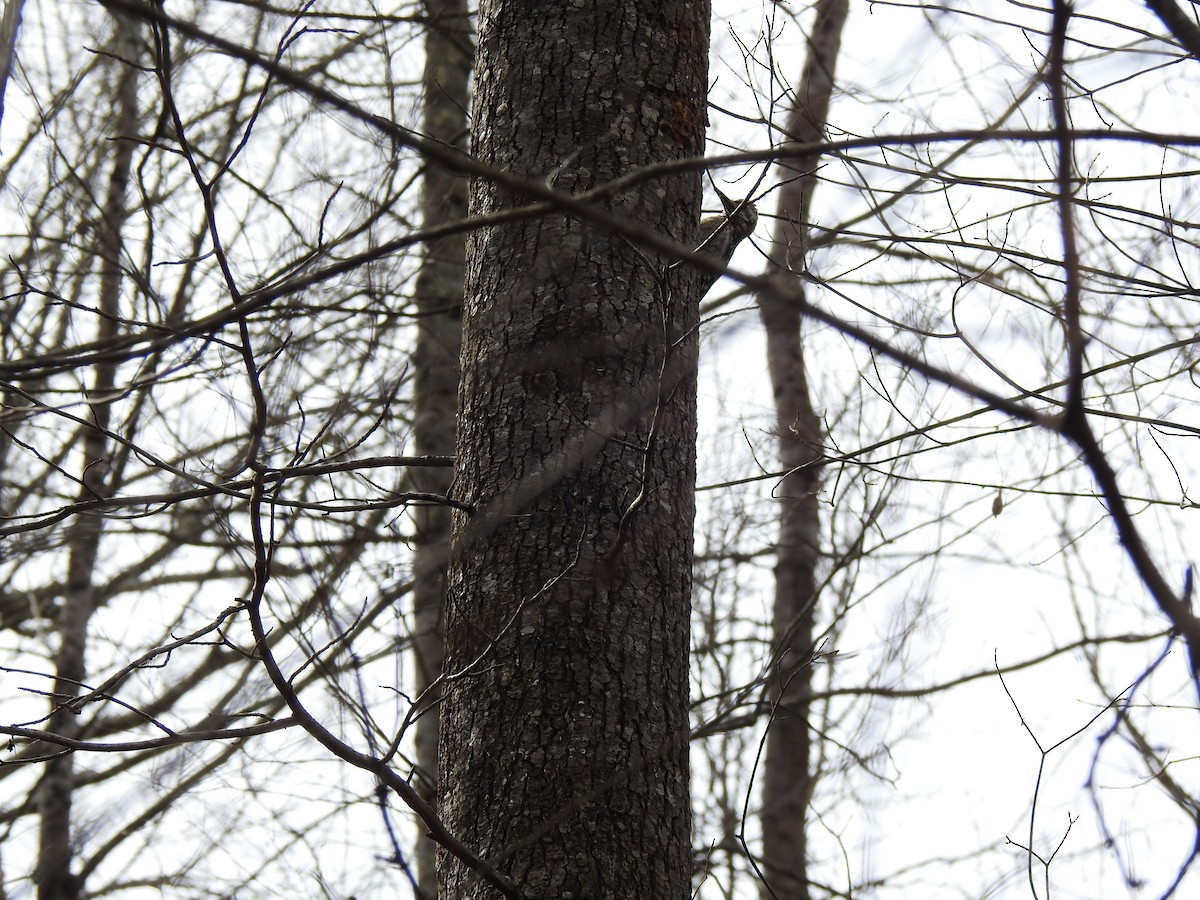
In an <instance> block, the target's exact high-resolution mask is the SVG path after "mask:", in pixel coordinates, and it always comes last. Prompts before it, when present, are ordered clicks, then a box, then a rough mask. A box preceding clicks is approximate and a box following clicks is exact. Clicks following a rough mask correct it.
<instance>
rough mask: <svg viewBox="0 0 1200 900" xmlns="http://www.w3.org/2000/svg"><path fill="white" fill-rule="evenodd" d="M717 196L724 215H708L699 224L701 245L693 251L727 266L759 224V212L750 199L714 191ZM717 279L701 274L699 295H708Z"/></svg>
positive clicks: (710, 274) (715, 276)
mask: <svg viewBox="0 0 1200 900" xmlns="http://www.w3.org/2000/svg"><path fill="white" fill-rule="evenodd" d="M714 190H715V187H714ZM717 196H718V197H720V198H721V205H722V206H723V207H725V215H723V216H709V217H708V218H707V219H702V220H701V221H700V245H699V246H698V247H697V248H696V252H697V253H699V254H700V255H701V256H703V257H704V258H705V259H709V260H712V261H713V262H715V263H720V264H721V265H722V266H728V265H729V261H730V260H731V259H733V251H734V250H736V249H737V246H738V244H740V243H741V242H742V241H744V240H745V239H746V238H748V237H749V236H750V235H751V233H752V232H753V231H754V226H755V225H757V224H758V210H757V209H756V208H755V206H754V203H753V202H752V201H751V200H750V199H749V198H747V199H746V200H730V199H729V198H728V197H726V196H725V195H724V194H722V193H721V192H720V191H717ZM720 277H721V276H720V275H714V274H713V273H712V272H701V273H700V275H699V279H700V296H701V297H703V296H704V295H705V294H707V293H708V292H709V290H711V289H712V286H713V285H714V284H716V282H717V279H718V278H720Z"/></svg>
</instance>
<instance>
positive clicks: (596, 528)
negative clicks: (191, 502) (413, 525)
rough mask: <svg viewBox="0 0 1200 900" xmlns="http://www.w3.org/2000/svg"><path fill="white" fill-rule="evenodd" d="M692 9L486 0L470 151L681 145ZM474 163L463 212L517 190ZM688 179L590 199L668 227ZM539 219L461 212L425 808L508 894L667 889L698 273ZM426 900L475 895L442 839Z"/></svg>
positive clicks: (684, 620) (681, 212) (677, 896)
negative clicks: (450, 465)
mask: <svg viewBox="0 0 1200 900" xmlns="http://www.w3.org/2000/svg"><path fill="white" fill-rule="evenodd" d="M708 21H709V12H708V6H707V4H706V3H703V2H701V3H690V2H686V0H595V2H590V3H586V4H573V3H561V2H559V0H522V2H515V0H490V2H489V0H485V2H484V3H483V4H482V5H481V7H480V11H479V49H478V55H477V59H476V68H475V71H476V73H477V75H476V87H475V94H474V98H473V104H474V105H473V117H474V140H473V150H474V152H475V154H476V155H477V156H478V157H479V158H480V159H482V160H484V161H485V162H488V163H491V164H493V165H495V166H497V167H501V168H505V169H509V170H511V171H515V172H517V173H520V174H523V175H528V176H536V177H538V178H549V179H551V180H552V182H553V184H554V186H555V187H556V188H558V189H559V190H561V191H564V192H568V193H578V192H580V191H584V190H587V189H589V188H593V187H595V186H597V185H600V184H603V183H605V182H607V181H609V180H610V179H612V178H614V177H617V176H620V175H623V174H625V173H628V172H630V171H632V170H634V169H636V168H638V167H640V166H643V165H648V164H652V163H656V162H660V161H664V160H668V159H677V158H681V157H692V156H698V155H700V153H701V151H702V148H703V137H704V106H705V94H706V78H707V54H708ZM521 200H522V198H520V197H515V196H511V195H510V194H508V193H506V192H505V191H503V190H501V189H499V188H497V187H496V186H495V185H494V184H492V183H490V182H488V181H486V180H482V179H479V180H476V181H474V182H473V183H472V191H471V210H472V213H478V214H487V213H491V212H494V211H496V210H498V209H503V208H507V207H512V206H515V205H518V204H520V203H521ZM699 200H700V182H699V178H697V177H696V176H693V175H687V176H676V177H672V178H669V179H664V180H660V181H655V182H651V183H648V184H645V185H641V186H639V187H637V188H635V189H633V190H630V191H627V192H623V193H621V194H620V195H619V196H617V197H616V198H613V199H612V200H609V201H607V202H606V206H607V208H608V209H609V210H611V211H613V212H614V213H617V214H619V216H620V217H621V218H622V219H623V220H625V221H628V222H631V223H633V224H637V225H640V226H642V227H645V228H652V229H655V230H657V231H658V232H659V233H662V234H666V235H670V236H672V237H674V238H675V239H676V240H679V241H681V242H684V243H687V242H690V241H691V240H692V239H693V238H694V236H695V231H696V225H697V218H698V212H699ZM685 271H686V270H684V269H679V268H677V269H674V270H670V269H669V267H668V264H667V262H666V261H665V260H664V259H661V258H658V257H656V256H655V255H654V254H650V253H642V252H639V251H637V250H636V249H635V248H634V247H633V246H632V245H631V244H630V243H629V242H628V241H626V240H625V239H623V238H622V237H621V236H619V235H617V234H612V233H606V232H602V231H598V230H596V229H593V228H591V227H588V226H586V225H584V224H582V223H581V222H579V221H577V220H575V219H572V218H570V217H568V216H565V215H561V214H553V215H548V216H546V217H544V218H540V219H524V220H520V221H514V222H508V223H504V224H502V225H497V226H494V227H489V228H486V229H480V230H478V231H476V232H474V233H472V235H471V236H470V237H469V239H468V243H467V293H466V308H465V315H464V323H463V329H464V330H463V354H462V360H463V371H462V379H463V383H462V388H461V391H460V404H459V431H458V442H457V448H458V449H457V466H456V475H455V496H456V497H457V498H458V499H460V500H463V501H466V502H468V503H470V504H472V505H473V506H474V508H475V512H474V514H473V515H466V514H463V513H457V512H456V513H455V517H454V538H453V542H454V545H453V561H452V564H451V570H450V583H449V592H448V599H449V603H448V607H447V616H446V629H447V630H446V672H447V673H448V679H449V680H448V682H447V684H446V686H445V692H444V697H443V711H442V715H443V718H442V742H441V762H442V770H441V790H440V793H441V801H442V804H441V813H442V815H443V817H444V819H445V821H446V823H447V825H449V827H450V828H451V829H452V830H453V831H454V832H455V833H456V834H458V835H460V836H461V837H462V838H463V840H465V841H466V843H467V844H468V845H469V846H471V847H472V848H473V849H475V850H476V851H477V852H479V853H481V854H482V855H483V856H485V857H486V858H488V859H489V860H490V861H492V862H493V863H494V864H496V865H498V866H499V867H500V868H501V869H502V870H503V871H504V872H506V874H508V875H509V876H510V877H511V878H512V879H513V880H514V881H515V882H516V883H517V884H518V885H519V886H520V888H521V889H522V890H523V891H524V893H525V895H526V896H528V897H530V898H550V897H555V898H563V897H575V898H579V900H584V898H587V900H603V898H628V897H655V898H663V900H671V898H674V900H683V898H686V897H688V896H689V894H690V834H689V832H690V818H691V817H690V803H689V785H688V746H687V735H688V668H687V656H688V635H689V606H690V589H691V550H692V519H693V513H694V487H695V485H694V481H695V427H696V422H695V354H696V340H695V325H696V322H697V318H698V312H697V310H698V306H697V298H696V287H697V285H696V283H695V279H694V278H692V277H691V276H690V275H686V274H683V273H684V272H685ZM439 877H440V882H441V896H443V897H446V898H455V900H472V898H483V897H485V896H490V894H489V892H488V891H487V890H485V888H484V887H483V886H481V885H480V884H479V883H478V882H477V881H476V880H475V879H473V878H472V877H471V873H470V872H468V871H467V870H466V869H465V868H464V867H463V866H461V865H460V864H458V863H457V862H456V861H455V860H453V859H452V858H449V857H448V856H446V855H442V856H441V857H440V858H439Z"/></svg>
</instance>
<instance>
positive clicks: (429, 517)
mask: <svg viewBox="0 0 1200 900" xmlns="http://www.w3.org/2000/svg"><path fill="white" fill-rule="evenodd" d="M425 10H426V13H427V15H428V23H427V25H426V33H425V73H424V77H423V91H424V97H423V104H424V107H423V110H422V119H423V121H424V128H425V133H426V135H427V136H428V137H430V138H433V139H435V140H439V141H442V142H444V143H446V144H449V145H451V146H461V147H464V148H465V147H466V142H467V133H468V124H467V103H468V97H467V83H468V80H469V78H470V74H471V60H472V56H473V48H472V45H471V20H470V17H469V15H468V13H467V5H466V2H465V0H426V2H425ZM421 207H422V214H423V218H424V223H425V227H426V228H433V227H436V226H438V225H442V224H444V223H446V222H451V221H454V220H456V219H462V218H463V217H465V216H466V213H467V183H466V180H465V179H464V178H463V177H462V176H461V175H455V174H452V173H450V172H448V171H446V170H445V169H443V168H440V167H438V166H435V165H430V166H428V167H427V168H426V170H425V178H424V182H423V184H422V190H421ZM464 245H465V239H464V237H463V235H461V234H455V235H450V236H448V237H444V238H441V239H439V240H436V241H432V242H430V243H429V245H428V246H427V247H426V252H425V257H424V259H422V261H421V272H420V274H419V275H418V276H417V284H416V304H417V315H418V320H417V328H418V331H417V346H416V351H415V353H414V367H415V379H416V384H415V392H414V393H415V396H414V405H415V410H414V420H413V433H414V434H413V436H414V443H415V448H416V451H417V453H418V454H420V455H432V456H449V455H450V454H452V453H453V452H454V432H455V405H456V401H457V398H458V353H459V345H460V343H461V328H462V324H461V323H462V292H463V254H464ZM450 477H451V471H450V469H439V468H435V467H432V466H418V467H416V468H414V469H413V470H412V480H413V487H414V488H415V489H416V490H418V491H425V492H429V493H434V494H445V493H447V492H448V491H449V490H450ZM414 519H415V521H416V547H415V552H414V558H413V568H414V571H415V573H416V576H417V577H416V580H415V582H414V584H413V605H414V612H415V616H414V618H415V622H414V625H415V629H416V633H415V634H414V636H413V649H414V651H415V656H416V676H417V695H418V696H420V697H421V704H420V705H421V718H420V719H418V720H417V725H416V751H417V765H418V767H419V772H418V777H417V779H416V787H417V790H418V791H419V792H420V793H421V795H422V796H423V797H424V798H425V799H426V800H428V801H429V802H430V803H431V804H432V803H434V802H435V799H436V796H437V754H438V715H439V709H438V704H437V701H438V693H439V692H438V690H437V688H436V687H435V686H433V682H434V681H435V680H436V679H437V677H438V676H439V675H440V674H441V671H442V616H443V608H444V606H445V596H446V563H447V558H448V555H449V552H448V548H449V543H450V511H449V509H447V508H446V507H444V506H419V507H417V509H416V511H415V513H414ZM435 851H436V845H435V844H434V843H433V842H432V841H430V840H427V839H424V838H422V839H421V840H420V841H419V843H418V844H417V848H416V859H417V884H418V888H419V890H420V891H421V893H422V894H423V895H424V896H425V897H429V898H433V897H436V896H437V873H436V862H435V860H436V853H435Z"/></svg>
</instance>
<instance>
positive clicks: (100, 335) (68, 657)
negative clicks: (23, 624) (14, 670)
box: [34, 18, 141, 900]
mask: <svg viewBox="0 0 1200 900" xmlns="http://www.w3.org/2000/svg"><path fill="white" fill-rule="evenodd" d="M136 28H137V26H136V25H135V24H133V23H131V22H129V21H128V20H125V19H124V18H118V19H117V38H116V40H117V43H118V45H119V46H118V47H117V48H116V50H115V59H116V60H119V62H115V63H114V65H116V66H117V67H118V68H117V88H116V92H115V98H116V106H115V116H114V121H113V125H112V129H111V133H112V135H113V136H114V137H117V138H123V137H126V136H130V135H134V134H135V133H136V132H137V126H138V121H139V119H138V106H137V80H138V76H139V74H140V70H139V69H138V68H137V67H136V66H135V65H134V62H133V61H134V60H136V59H137V58H138V56H139V54H140V47H141V45H140V42H139V40H138V38H137V34H136ZM106 146H107V147H108V148H110V151H111V153H112V167H111V169H110V170H109V176H108V184H107V187H106V189H105V194H104V203H103V207H102V209H101V218H100V221H99V222H98V223H97V225H96V257H97V258H98V259H100V279H99V296H98V297H97V299H96V312H97V316H96V319H97V340H98V342H99V343H103V342H104V341H105V340H106V339H110V338H112V337H114V336H116V334H117V329H118V325H117V323H118V321H119V314H120V297H121V282H122V269H121V267H122V242H121V229H122V226H123V225H124V222H125V219H126V217H127V216H126V197H127V195H128V192H129V183H130V170H131V166H132V163H133V153H134V149H135V147H136V146H137V144H136V143H134V142H133V141H131V140H120V139H118V140H113V141H111V142H109V143H108V144H107V145H106ZM115 384H116V365H115V364H112V363H98V364H97V365H96V366H95V369H94V372H93V376H92V385H91V387H90V388H89V390H88V398H89V407H88V409H89V414H90V416H91V426H92V427H90V428H87V429H85V430H84V432H83V435H82V448H81V450H82V459H81V472H80V476H79V483H80V491H79V500H80V501H81V502H83V501H88V500H94V499H96V498H103V497H107V496H109V495H110V494H111V492H112V484H113V478H115V477H116V473H114V472H110V471H109V470H110V465H111V459H110V457H111V456H112V448H111V446H110V442H109V439H108V438H107V436H106V432H107V431H108V429H109V425H110V422H111V419H112V411H113V402H114V400H113V395H114V390H113V388H114V386H115ZM103 532H104V520H103V518H102V517H101V516H99V515H93V514H88V513H83V514H80V515H78V516H77V517H76V518H75V520H74V521H73V523H72V525H71V527H70V529H69V531H68V537H67V548H68V560H67V578H66V589H65V591H64V595H63V598H62V605H61V612H60V614H59V617H58V642H59V643H58V650H57V652H56V654H55V659H54V664H55V681H54V694H53V696H52V698H51V704H52V709H51V714H50V718H49V720H48V722H47V723H46V727H47V730H48V731H51V732H54V733H55V734H58V735H62V736H65V737H78V736H79V735H80V733H81V729H80V718H81V714H82V711H81V710H79V709H76V708H75V707H74V706H72V704H71V699H72V698H73V697H75V696H76V695H77V694H78V693H79V690H80V685H81V683H82V682H83V680H84V678H85V677H86V675H87V666H86V663H85V658H84V650H85V647H86V645H87V634H88V623H89V622H90V620H91V616H92V613H93V612H94V611H95V608H96V597H95V586H96V577H97V573H96V561H97V558H98V553H99V549H100V541H101V538H102V536H103ZM47 755H48V756H49V757H50V758H49V760H48V761H47V762H46V768H45V771H44V773H43V775H42V781H41V785H40V787H39V793H38V812H39V815H40V827H39V841H38V863H37V867H36V869H35V873H34V880H35V881H36V883H37V888H38V900H76V898H78V897H80V896H82V891H83V885H82V883H81V880H80V879H79V878H78V877H77V876H76V875H75V873H74V872H73V869H74V859H75V853H76V851H77V847H75V846H74V844H73V842H72V831H71V803H72V799H73V793H74V759H75V757H74V755H73V754H71V753H64V752H62V751H60V750H57V749H50V748H48V749H47Z"/></svg>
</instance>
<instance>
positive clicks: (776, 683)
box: [759, 0, 848, 900]
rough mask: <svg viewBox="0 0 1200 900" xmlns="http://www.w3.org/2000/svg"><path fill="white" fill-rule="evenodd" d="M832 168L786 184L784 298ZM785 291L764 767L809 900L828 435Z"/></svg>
mask: <svg viewBox="0 0 1200 900" xmlns="http://www.w3.org/2000/svg"><path fill="white" fill-rule="evenodd" d="M847 10H848V0H819V2H818V3H817V9H816V18H815V21H814V23H813V31H812V38H811V40H810V41H809V51H808V56H807V58H806V60H805V66H804V72H803V74H802V76H801V79H800V89H799V90H797V91H796V93H795V94H794V95H793V96H794V99H795V106H794V107H793V108H792V110H791V114H790V117H789V120H788V126H787V128H788V137H789V138H790V139H791V140H793V141H795V142H797V143H801V144H805V143H812V142H815V141H819V140H821V138H822V136H823V134H824V130H825V120H826V117H827V115H828V112H829V102H830V98H831V96H832V93H833V81H834V68H835V66H836V64H837V56H838V50H839V47H840V46H841V37H842V27H843V25H844V24H845V21H846V14H847ZM819 158H820V156H819V154H812V155H810V156H809V157H807V158H803V159H798V160H796V161H795V162H794V163H793V165H794V170H792V168H791V167H790V166H789V171H787V172H785V173H783V174H784V178H783V187H782V189H781V190H780V195H779V216H778V218H777V219H776V223H777V224H776V230H775V235H774V240H773V241H772V245H771V259H770V263H769V265H770V271H771V273H772V277H773V278H776V279H778V280H779V281H780V287H782V288H784V289H786V291H790V292H791V294H792V295H793V296H795V294H796V292H797V291H801V290H803V284H802V282H801V281H800V280H799V279H797V278H796V277H795V273H796V272H803V271H804V266H805V265H806V262H807V254H808V246H807V243H808V231H807V229H808V224H807V223H808V218H809V209H810V206H811V203H812V195H813V191H814V189H815V188H816V184H817V177H816V167H817V163H818V160H819ZM781 296H785V293H784V291H780V292H775V293H773V294H767V293H764V294H762V295H761V296H760V298H759V310H760V312H761V314H762V320H763V325H764V327H765V330H766V338H767V365H768V367H769V369H770V375H771V386H772V388H773V391H774V396H775V430H776V436H777V439H778V441H779V460H780V464H781V466H782V468H783V469H784V470H785V471H786V472H788V473H789V474H787V475H786V476H785V477H784V479H783V480H782V481H781V482H780V484H779V486H778V487H777V488H776V493H775V498H776V500H777V501H778V502H779V539H778V545H777V547H776V563H775V609H774V613H773V616H774V619H773V623H774V624H773V642H772V647H773V651H774V654H775V657H774V660H773V663H774V665H773V669H772V672H771V676H770V679H771V680H770V684H769V691H770V699H771V702H772V704H773V706H774V717H773V719H772V721H771V725H770V731H769V733H768V736H767V749H766V756H765V759H764V763H763V781H762V791H763V806H762V816H761V821H762V831H763V853H762V859H763V866H762V868H763V873H764V875H765V876H766V881H765V883H764V885H763V889H762V894H763V897H764V898H774V900H808V898H809V897H810V896H811V892H810V889H809V877H808V844H807V838H806V819H807V811H808V806H809V803H810V802H811V800H812V792H813V784H814V779H815V774H816V773H814V772H813V771H812V762H811V757H812V733H811V732H810V730H809V726H808V719H809V708H810V703H811V699H810V698H811V695H812V668H811V666H810V665H809V661H810V659H811V657H812V653H813V650H814V649H815V648H814V647H813V635H814V626H815V622H816V614H817V564H818V561H819V559H820V540H821V519H820V508H819V505H818V501H817V490H818V487H819V484H820V466H819V462H820V459H821V452H822V449H821V448H822V446H823V444H824V430H823V428H822V425H821V420H820V418H819V417H818V416H817V414H816V411H815V410H814V408H813V401H812V395H811V392H810V390H809V386H808V379H807V376H806V373H805V363H804V344H803V340H802V337H801V333H800V326H801V306H800V303H798V302H787V301H785V300H782V299H780V298H781Z"/></svg>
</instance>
